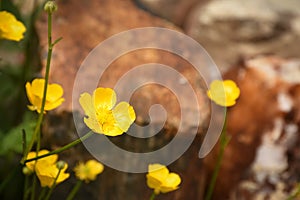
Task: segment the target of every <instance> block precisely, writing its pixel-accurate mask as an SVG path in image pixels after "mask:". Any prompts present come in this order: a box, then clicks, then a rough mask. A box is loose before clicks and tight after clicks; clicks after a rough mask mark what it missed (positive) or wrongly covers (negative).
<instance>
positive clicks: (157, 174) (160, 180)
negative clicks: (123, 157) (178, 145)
mask: <svg viewBox="0 0 300 200" xmlns="http://www.w3.org/2000/svg"><path fill="white" fill-rule="evenodd" d="M146 177H147V185H148V187H149V188H151V189H154V192H155V194H159V193H160V192H162V193H167V192H171V191H173V190H176V189H178V186H179V184H180V182H181V179H180V176H179V175H178V174H176V173H169V170H168V169H167V167H166V166H164V165H161V164H151V165H149V166H148V174H147V175H146Z"/></svg>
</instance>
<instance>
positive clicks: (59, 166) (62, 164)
mask: <svg viewBox="0 0 300 200" xmlns="http://www.w3.org/2000/svg"><path fill="white" fill-rule="evenodd" d="M65 165H66V162H65V161H62V160H60V161H58V162H57V163H56V167H57V168H58V169H63V168H64V167H65Z"/></svg>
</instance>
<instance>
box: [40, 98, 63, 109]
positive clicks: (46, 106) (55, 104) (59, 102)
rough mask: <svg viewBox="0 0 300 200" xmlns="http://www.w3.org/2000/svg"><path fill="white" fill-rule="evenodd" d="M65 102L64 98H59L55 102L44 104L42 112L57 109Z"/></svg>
mask: <svg viewBox="0 0 300 200" xmlns="http://www.w3.org/2000/svg"><path fill="white" fill-rule="evenodd" d="M64 101H65V99H64V98H60V99H58V100H57V101H54V102H51V103H50V102H46V104H45V108H44V110H53V109H54V108H57V107H58V106H60V105H61V104H62V103H63V102H64Z"/></svg>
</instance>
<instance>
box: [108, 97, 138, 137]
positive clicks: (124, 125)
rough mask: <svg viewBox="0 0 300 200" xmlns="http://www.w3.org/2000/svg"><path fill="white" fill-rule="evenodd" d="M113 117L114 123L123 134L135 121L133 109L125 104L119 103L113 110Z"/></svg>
mask: <svg viewBox="0 0 300 200" xmlns="http://www.w3.org/2000/svg"><path fill="white" fill-rule="evenodd" d="M113 115H114V119H115V121H116V123H117V124H118V126H119V128H120V129H121V130H122V131H123V132H126V131H127V130H128V128H129V127H130V125H131V124H132V123H133V122H134V120H135V112H134V110H133V107H132V106H130V105H129V104H128V103H127V102H121V103H119V104H118V105H117V106H116V107H115V108H114V109H113Z"/></svg>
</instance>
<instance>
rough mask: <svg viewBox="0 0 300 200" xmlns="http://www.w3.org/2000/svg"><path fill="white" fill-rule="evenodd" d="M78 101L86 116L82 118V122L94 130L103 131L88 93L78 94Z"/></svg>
mask: <svg viewBox="0 0 300 200" xmlns="http://www.w3.org/2000/svg"><path fill="white" fill-rule="evenodd" d="M79 103H80V105H81V107H82V109H83V110H84V113H85V115H86V116H87V117H85V118H84V123H85V124H86V125H87V126H88V127H89V128H90V129H91V130H92V131H94V132H96V133H103V130H102V127H101V126H100V124H99V122H98V120H97V117H96V113H95V108H94V104H93V101H92V97H91V95H90V94H89V93H86V92H85V93H83V94H81V95H80V98H79Z"/></svg>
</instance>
